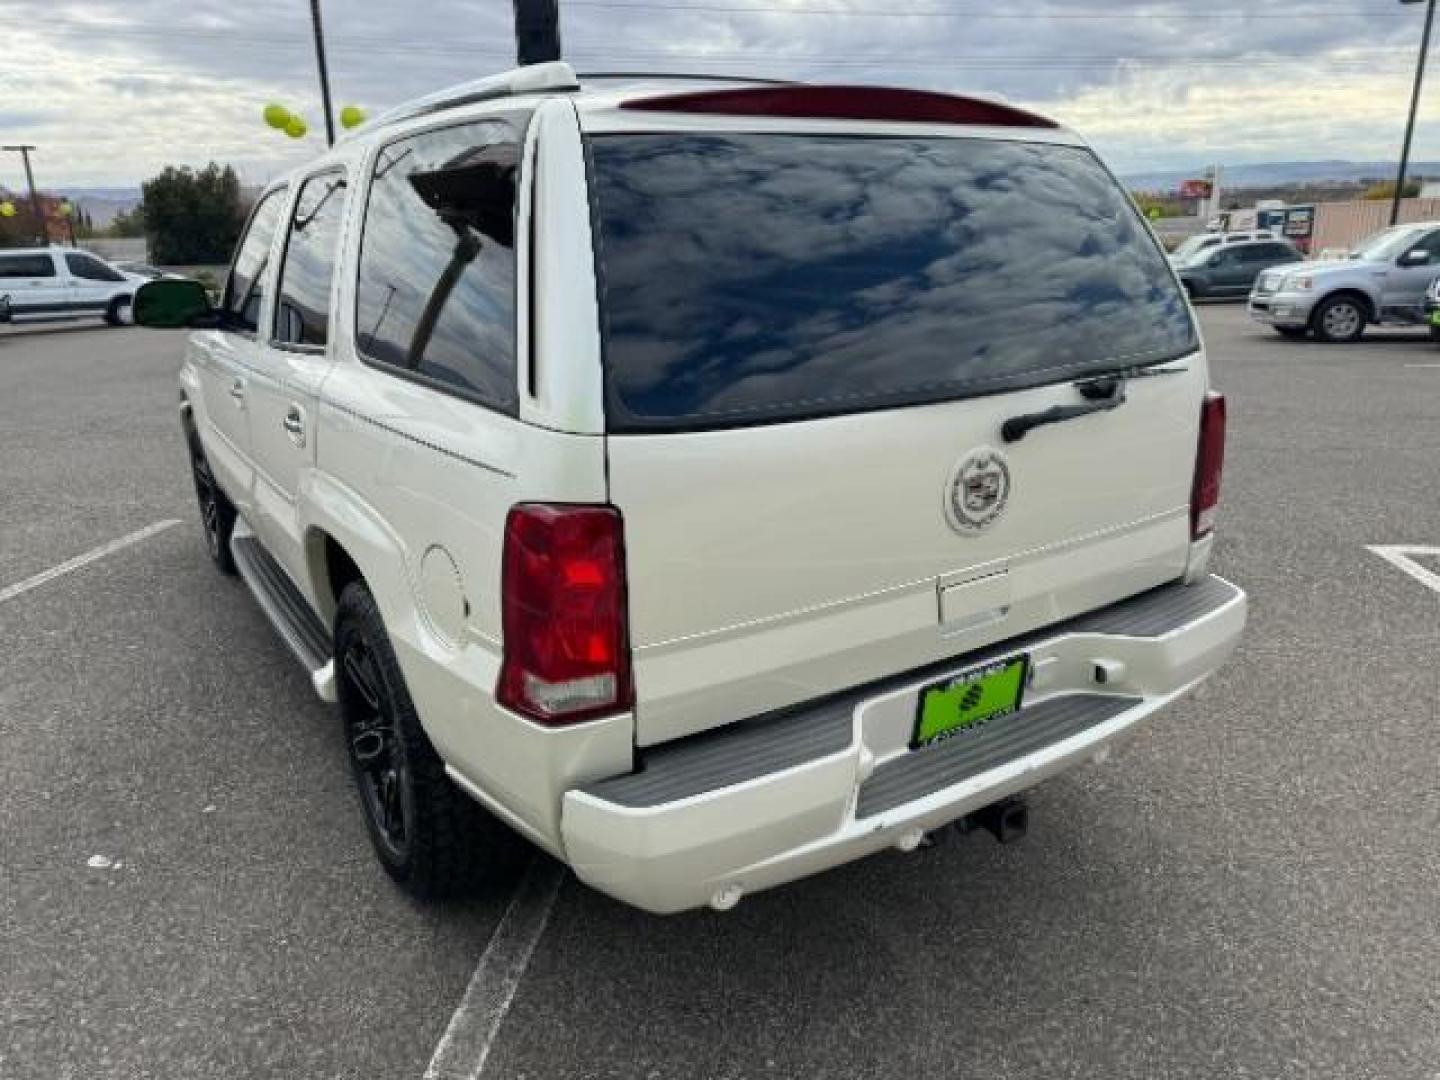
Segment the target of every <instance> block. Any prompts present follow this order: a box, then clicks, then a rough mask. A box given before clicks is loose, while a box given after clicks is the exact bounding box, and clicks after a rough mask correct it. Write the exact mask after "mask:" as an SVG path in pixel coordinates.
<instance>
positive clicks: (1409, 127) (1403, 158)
mask: <svg viewBox="0 0 1440 1080" xmlns="http://www.w3.org/2000/svg"><path fill="white" fill-rule="evenodd" d="M1400 3H1402V4H1424V5H1425V32H1424V33H1423V34H1422V35H1421V36H1420V58H1419V59H1418V60H1417V61H1416V62H1415V89H1414V90H1413V91H1412V92H1411V94H1410V119H1408V120H1407V121H1406V122H1405V145H1404V146H1402V147H1401V148H1400V172H1399V174H1398V175H1396V177H1395V198H1394V199H1392V200H1391V201H1390V224H1391V225H1394V224H1395V223H1396V222H1398V221H1399V220H1400V200H1401V199H1402V198H1404V196H1405V169H1406V167H1407V166H1408V165H1409V164H1410V140H1411V139H1413V138H1414V137H1415V113H1416V112H1417V111H1418V110H1419V108H1420V84H1421V83H1423V82H1424V81H1425V56H1426V54H1427V53H1429V51H1430V28H1431V27H1432V26H1433V25H1434V24H1435V0H1400Z"/></svg>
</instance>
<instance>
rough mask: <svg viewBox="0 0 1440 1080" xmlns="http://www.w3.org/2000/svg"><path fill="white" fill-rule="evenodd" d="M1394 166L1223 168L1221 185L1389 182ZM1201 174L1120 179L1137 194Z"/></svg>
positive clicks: (1421, 170) (1438, 166)
mask: <svg viewBox="0 0 1440 1080" xmlns="http://www.w3.org/2000/svg"><path fill="white" fill-rule="evenodd" d="M1395 165H1396V163H1395V162H1393V161H1269V162H1260V163H1256V164H1252V165H1224V166H1223V172H1222V175H1221V178H1220V182H1221V185H1222V186H1223V187H1224V188H1225V189H1229V190H1233V189H1235V188H1246V187H1276V186H1280V185H1284V184H1305V183H1321V182H1325V181H1329V182H1332V183H1333V182H1335V181H1344V180H1349V181H1359V180H1377V179H1389V178H1391V177H1393V176H1394V175H1395ZM1204 175H1205V169H1204V167H1202V166H1199V165H1197V166H1196V167H1195V168H1193V169H1190V170H1188V171H1187V170H1180V169H1170V170H1166V171H1164V172H1144V173H1129V174H1127V175H1125V176H1122V177H1121V178H1120V179H1121V180H1123V181H1124V182H1125V183H1126V185H1128V186H1129V187H1131V188H1134V189H1136V190H1139V191H1173V190H1175V189H1176V188H1178V187H1179V186H1180V181H1182V180H1194V179H1197V178H1199V177H1201V176H1204ZM1409 175H1410V176H1413V177H1420V176H1427V177H1430V176H1440V161H1414V162H1411V163H1410V170H1409Z"/></svg>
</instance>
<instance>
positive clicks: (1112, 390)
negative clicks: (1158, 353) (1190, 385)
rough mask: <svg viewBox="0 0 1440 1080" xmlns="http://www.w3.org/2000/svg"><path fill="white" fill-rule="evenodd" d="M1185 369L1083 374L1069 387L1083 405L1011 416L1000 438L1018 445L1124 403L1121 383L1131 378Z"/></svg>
mask: <svg viewBox="0 0 1440 1080" xmlns="http://www.w3.org/2000/svg"><path fill="white" fill-rule="evenodd" d="M1189 370H1190V369H1189V368H1183V367H1178V368H1172V367H1126V368H1116V369H1115V370H1114V371H1104V372H1099V373H1097V374H1094V375H1086V376H1085V377H1084V378H1083V379H1076V380H1075V382H1074V384H1073V385H1074V386H1075V388H1076V389H1077V390H1079V391H1080V396H1081V397H1083V398H1085V399H1086V404H1084V405H1052V406H1051V407H1050V408H1048V409H1045V410H1043V411H1041V412H1034V413H1023V414H1021V415H1020V416H1012V417H1011V418H1010V419H1009V420H1006V421H1005V422H1004V423H1003V424H1001V425H1000V437H1001V438H1002V439H1004V440H1005V441H1006V442H1007V443H1012V442H1019V441H1020V440H1021V439H1023V438H1024V437H1025V436H1026V434H1027V433H1029V432H1031V431H1033V430H1035V429H1036V428H1037V427H1044V426H1045V425H1046V424H1060V423H1063V422H1064V421H1066V420H1074V419H1077V418H1078V417H1081V416H1089V415H1091V414H1092V413H1098V412H1109V411H1110V410H1111V409H1118V408H1119V407H1120V406H1121V405H1124V404H1125V384H1126V383H1127V382H1129V381H1130V380H1131V379H1147V378H1149V377H1151V376H1152V375H1179V374H1180V373H1181V372H1185V371H1189Z"/></svg>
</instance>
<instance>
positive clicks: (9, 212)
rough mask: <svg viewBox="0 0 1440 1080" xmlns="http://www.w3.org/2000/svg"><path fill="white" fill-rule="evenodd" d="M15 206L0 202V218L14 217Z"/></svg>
mask: <svg viewBox="0 0 1440 1080" xmlns="http://www.w3.org/2000/svg"><path fill="white" fill-rule="evenodd" d="M14 216H15V204H14V203H12V202H0V217H14Z"/></svg>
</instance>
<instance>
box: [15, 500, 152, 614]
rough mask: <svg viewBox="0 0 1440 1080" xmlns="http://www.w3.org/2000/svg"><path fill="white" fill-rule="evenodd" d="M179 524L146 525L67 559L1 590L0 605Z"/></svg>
mask: <svg viewBox="0 0 1440 1080" xmlns="http://www.w3.org/2000/svg"><path fill="white" fill-rule="evenodd" d="M179 524H180V522H179V520H178V519H176V518H169V519H167V520H165V521H157V522H155V524H153V525H146V526H145V528H143V529H136V530H135V531H134V532H132V533H127V534H125V535H124V536H121V537H119V538H117V539H115V540H111V541H110V542H109V543H108V544H101V545H100V546H99V547H97V548H91V549H90V550H89V551H87V552H85V553H84V554H83V555H76V556H75V557H74V558H73V559H66V560H65V561H64V562H62V563H60V564H59V565H58V566H52V567H51V568H50V569H49V570H42V571H40V573H38V574H36V575H35V576H34V577H28V578H26V579H25V580H24V581H18V582H16V583H15V584H14V585H7V586H6V587H5V588H3V589H0V604H3V603H4V602H5V601H6V600H14V599H15V598H16V597H17V596H21V595H23V594H25V593H27V592H29V591H30V590H31V589H38V588H39V587H40V586H41V585H44V584H45V583H46V582H47V581H54V580H55V579H56V578H58V577H61V576H63V575H65V574H68V573H70V571H72V570H79V569H80V568H81V567H82V566H89V565H90V564H91V563H93V562H94V561H95V560H96V559H103V558H105V556H106V555H113V554H114V553H115V552H117V551H120V550H121V549H122V548H127V547H130V546H131V545H132V544H138V543H140V542H141V541H142V540H148V539H150V537H152V536H154V535H155V534H156V533H161V532H164V531H165V530H166V529H169V528H171V527H172V526H175V525H179Z"/></svg>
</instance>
